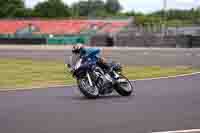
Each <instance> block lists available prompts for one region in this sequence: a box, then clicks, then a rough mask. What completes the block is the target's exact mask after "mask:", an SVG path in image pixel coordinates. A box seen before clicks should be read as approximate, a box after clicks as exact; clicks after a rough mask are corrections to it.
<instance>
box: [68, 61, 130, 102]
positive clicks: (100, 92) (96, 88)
mask: <svg viewBox="0 0 200 133" xmlns="http://www.w3.org/2000/svg"><path fill="white" fill-rule="evenodd" d="M82 63H83V61H82V59H81V58H80V59H78V60H77V61H76V63H74V66H73V67H72V64H67V66H68V67H69V68H70V69H71V71H70V72H71V73H72V75H73V77H75V78H76V80H77V85H78V88H79V90H80V92H81V93H82V94H83V95H84V96H85V97H87V98H90V99H91V98H92V99H94V98H98V97H99V96H104V95H108V94H111V93H112V92H113V91H114V90H115V91H116V92H117V93H118V94H120V95H121V96H130V95H131V94H132V92H133V84H132V83H131V82H130V81H129V79H128V78H126V77H125V76H124V75H123V74H122V67H121V65H120V64H116V63H110V71H109V72H107V71H106V70H104V69H103V68H101V67H100V66H98V65H97V63H96V62H92V63H91V62H90V63H87V64H88V65H87V66H86V65H83V64H82Z"/></svg>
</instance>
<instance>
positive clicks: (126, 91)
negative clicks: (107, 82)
mask: <svg viewBox="0 0 200 133" xmlns="http://www.w3.org/2000/svg"><path fill="white" fill-rule="evenodd" d="M133 89H134V88H133V84H132V83H131V82H130V81H129V79H128V78H126V77H125V76H123V75H121V76H120V78H119V79H118V81H117V83H116V85H115V90H116V91H117V93H119V94H120V95H121V96H130V95H131V94H132V92H133Z"/></svg>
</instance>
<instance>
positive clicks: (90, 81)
mask: <svg viewBox="0 0 200 133" xmlns="http://www.w3.org/2000/svg"><path fill="white" fill-rule="evenodd" d="M86 76H87V78H88V81H89V83H90V86H93V84H92V79H91V77H90V74H89V73H88V72H87V73H86Z"/></svg>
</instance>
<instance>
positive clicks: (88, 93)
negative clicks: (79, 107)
mask: <svg viewBox="0 0 200 133" xmlns="http://www.w3.org/2000/svg"><path fill="white" fill-rule="evenodd" d="M77 82H78V87H79V89H80V91H81V93H82V94H83V95H84V96H85V97H86V98H89V99H95V98H98V97H99V89H98V88H97V87H96V86H91V85H90V83H89V81H88V79H87V78H82V79H79V80H77Z"/></svg>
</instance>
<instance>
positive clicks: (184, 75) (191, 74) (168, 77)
mask: <svg viewBox="0 0 200 133" xmlns="http://www.w3.org/2000/svg"><path fill="white" fill-rule="evenodd" d="M197 74H200V72H195V73H190V74H182V75H177V76H167V77H159V78H146V79H136V80H131V81H148V80H159V79H170V78H178V77H186V76H193V75H197Z"/></svg>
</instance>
